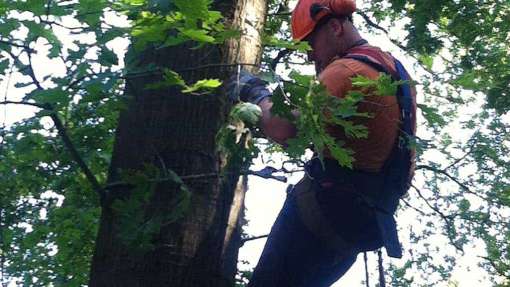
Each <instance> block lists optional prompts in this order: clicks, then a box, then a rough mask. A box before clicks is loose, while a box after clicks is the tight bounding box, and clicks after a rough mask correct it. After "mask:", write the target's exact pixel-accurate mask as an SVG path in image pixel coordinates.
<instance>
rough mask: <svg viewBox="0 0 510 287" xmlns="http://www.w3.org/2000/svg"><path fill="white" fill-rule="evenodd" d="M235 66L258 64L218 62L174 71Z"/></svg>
mask: <svg viewBox="0 0 510 287" xmlns="http://www.w3.org/2000/svg"><path fill="white" fill-rule="evenodd" d="M237 66H253V67H260V65H257V64H254V63H233V64H222V63H218V64H207V65H200V66H196V67H191V68H185V69H179V70H174V71H175V72H177V73H179V72H187V71H195V70H200V69H207V68H217V67H237Z"/></svg>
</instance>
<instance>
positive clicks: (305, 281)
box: [229, 0, 416, 287]
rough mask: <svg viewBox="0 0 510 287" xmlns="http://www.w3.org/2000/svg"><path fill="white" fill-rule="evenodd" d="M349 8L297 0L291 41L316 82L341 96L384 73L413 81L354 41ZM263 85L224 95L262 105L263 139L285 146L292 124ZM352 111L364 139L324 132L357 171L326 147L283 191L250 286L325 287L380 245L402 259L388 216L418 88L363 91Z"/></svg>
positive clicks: (407, 162)
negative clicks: (301, 46)
mask: <svg viewBox="0 0 510 287" xmlns="http://www.w3.org/2000/svg"><path fill="white" fill-rule="evenodd" d="M355 9H356V7H355V3H354V1H352V0H328V1H322V0H300V1H299V3H298V4H297V6H296V8H295V10H294V12H293V14H292V34H293V38H294V39H296V40H304V41H307V42H308V43H309V44H310V46H311V47H312V50H311V51H310V52H309V55H308V56H309V59H310V60H311V61H314V62H315V67H316V71H317V73H318V77H319V80H320V82H321V83H322V84H324V85H325V86H326V88H327V90H328V91H329V92H330V94H331V95H333V96H335V97H339V98H343V97H345V96H346V95H347V93H348V92H349V91H350V90H352V82H351V78H352V77H354V76H364V77H367V78H370V79H377V78H378V77H379V76H380V73H386V74H388V75H390V76H391V77H392V79H393V80H409V76H408V75H407V72H406V71H405V69H404V68H403V67H402V65H401V64H400V62H398V61H397V60H395V59H394V58H393V57H392V56H391V55H390V54H388V53H385V52H383V51H381V50H380V49H379V48H377V47H373V46H370V45H369V44H368V43H367V41H366V40H364V39H363V38H362V37H361V36H360V34H359V33H358V31H357V29H356V28H355V27H354V25H353V23H352V13H353V12H355ZM264 84H265V83H264V82H263V81H261V80H260V79H258V78H256V77H255V76H253V75H251V74H248V73H245V72H243V73H241V75H240V77H239V80H238V81H234V82H233V83H232V84H230V89H229V92H230V95H231V96H233V97H234V98H239V99H240V100H241V101H248V102H251V103H255V104H258V105H259V106H260V107H261V109H262V112H263V113H262V118H261V121H260V126H261V128H262V130H263V131H264V133H265V135H266V136H268V137H269V138H271V139H273V140H275V141H276V142H278V143H281V144H283V145H285V144H286V141H287V139H289V138H292V137H294V136H296V133H297V131H296V128H295V126H294V125H293V124H292V123H291V122H290V121H287V120H285V119H282V118H279V117H276V116H273V115H272V114H271V107H272V102H271V92H270V91H269V90H267V89H266V88H265V85H264ZM358 111H359V112H362V113H368V114H370V115H371V117H369V118H357V117H353V118H350V119H349V120H352V121H353V122H355V123H357V124H363V125H365V126H366V127H367V129H368V137H367V138H364V139H353V138H350V137H348V136H346V135H345V134H344V132H343V130H342V129H341V128H340V127H335V126H331V127H329V130H328V132H329V133H330V134H331V135H333V136H334V137H335V138H336V139H337V140H338V141H342V142H344V143H345V145H344V147H346V148H349V149H351V150H352V151H353V152H354V159H355V161H354V163H353V169H349V168H345V167H342V166H340V165H339V164H338V162H337V161H336V160H334V159H333V157H332V156H331V154H330V153H329V152H328V151H327V150H325V151H324V155H325V159H324V162H323V163H321V162H320V160H319V159H318V158H314V159H312V160H311V161H310V162H308V163H307V165H306V176H305V177H304V178H303V180H301V181H300V182H299V183H298V184H297V185H296V186H295V187H294V188H293V189H292V190H291V191H290V192H289V195H288V197H287V200H286V202H285V205H284V207H283V208H282V211H281V212H280V214H279V216H278V218H277V220H276V222H275V224H274V226H273V228H272V230H271V233H270V235H269V237H268V241H267V243H266V246H265V249H264V251H263V253H262V256H261V258H260V261H259V263H258V265H257V267H256V268H255V271H254V273H253V277H252V279H251V282H250V284H249V286H252V287H273V286H274V287H284V286H289V287H290V286H292V287H311V286H314V287H320V286H330V285H331V284H332V283H334V282H335V281H337V280H338V279H339V278H340V277H341V276H342V275H343V274H344V273H345V272H346V271H347V270H348V269H349V268H350V266H351V265H352V264H353V263H354V262H355V260H356V256H357V254H358V253H359V252H362V251H369V250H375V249H378V248H380V247H382V246H384V247H385V248H386V250H387V253H388V255H389V256H392V257H399V258H400V257H401V256H402V252H401V247H400V243H399V241H398V238H397V231H396V224H395V221H394V218H393V213H394V212H395V210H396V208H397V205H398V200H399V198H400V197H401V196H402V195H403V194H404V193H405V192H406V191H407V189H408V187H409V183H410V180H411V178H412V174H413V172H412V171H413V166H414V163H413V162H414V153H413V151H412V150H411V148H409V138H410V137H411V136H413V135H414V133H415V125H416V123H415V111H416V102H415V92H414V91H413V90H411V87H410V86H409V83H408V82H406V83H404V84H400V85H399V88H398V92H397V94H396V95H388V96H376V95H374V91H368V92H367V95H366V97H365V98H364V100H363V101H362V102H361V103H359V105H358ZM297 116H299V115H297Z"/></svg>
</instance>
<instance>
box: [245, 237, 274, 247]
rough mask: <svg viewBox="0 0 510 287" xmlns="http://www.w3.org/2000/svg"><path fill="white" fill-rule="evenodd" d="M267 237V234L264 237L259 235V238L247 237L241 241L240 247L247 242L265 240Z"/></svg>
mask: <svg viewBox="0 0 510 287" xmlns="http://www.w3.org/2000/svg"><path fill="white" fill-rule="evenodd" d="M268 236H269V234H265V235H259V236H253V237H248V238H244V239H241V246H243V245H244V244H245V243H246V242H248V241H253V240H257V239H262V238H266V237H268Z"/></svg>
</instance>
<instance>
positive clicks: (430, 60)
mask: <svg viewBox="0 0 510 287" xmlns="http://www.w3.org/2000/svg"><path fill="white" fill-rule="evenodd" d="M418 61H420V63H422V64H423V65H424V66H425V67H426V68H427V69H429V70H431V69H432V66H433V65H434V57H432V56H431V55H420V56H419V57H418Z"/></svg>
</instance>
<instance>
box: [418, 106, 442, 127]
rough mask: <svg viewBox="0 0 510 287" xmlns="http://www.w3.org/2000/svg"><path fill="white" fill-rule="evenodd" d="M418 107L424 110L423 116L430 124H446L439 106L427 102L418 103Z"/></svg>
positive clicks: (440, 125)
mask: <svg viewBox="0 0 510 287" xmlns="http://www.w3.org/2000/svg"><path fill="white" fill-rule="evenodd" d="M418 108H419V109H420V110H421V111H422V114H423V117H424V118H425V119H426V120H427V121H428V122H429V125H431V126H434V125H438V126H439V127H444V126H446V121H445V120H444V118H443V116H441V115H440V114H439V110H438V109H437V108H435V107H430V106H427V105H425V104H418Z"/></svg>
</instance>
